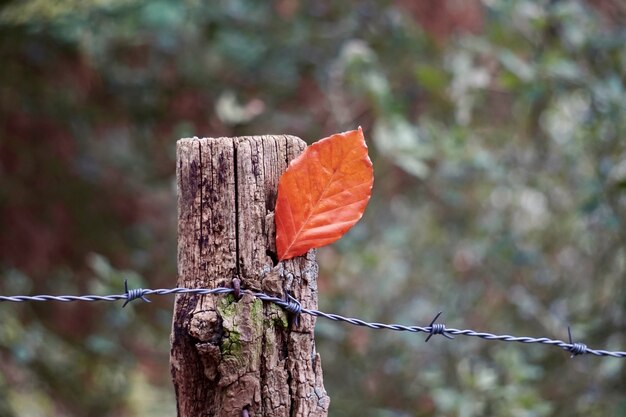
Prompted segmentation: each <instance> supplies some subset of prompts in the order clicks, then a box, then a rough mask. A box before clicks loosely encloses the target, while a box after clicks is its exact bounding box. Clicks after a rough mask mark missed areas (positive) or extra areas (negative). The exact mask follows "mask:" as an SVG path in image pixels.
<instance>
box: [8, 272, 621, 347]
mask: <svg viewBox="0 0 626 417" xmlns="http://www.w3.org/2000/svg"><path fill="white" fill-rule="evenodd" d="M124 290H125V291H124V294H112V295H46V294H43V295H13V296H3V295H0V303H2V302H12V303H23V302H44V301H59V302H64V303H67V302H94V301H120V300H124V304H123V305H122V307H126V305H127V304H128V303H130V302H131V301H133V300H136V299H141V300H143V301H144V302H148V303H149V302H150V300H148V299H147V298H146V297H147V296H149V295H159V296H160V295H171V294H195V295H208V294H234V295H235V297H236V298H237V299H238V298H240V297H241V295H242V294H249V295H252V296H254V297H256V298H258V299H259V300H261V301H264V302H269V303H274V304H276V305H277V306H279V307H281V308H283V309H284V310H285V311H287V312H288V313H290V314H292V315H293V317H294V323H295V324H296V325H297V324H298V317H299V316H300V314H308V315H311V316H315V317H322V318H325V319H328V320H332V321H336V322H343V323H348V324H351V325H353V326H361V327H367V328H369V329H373V330H393V331H398V332H410V333H426V334H428V336H427V337H426V340H425V341H426V342H428V341H429V340H430V338H431V337H433V336H435V335H442V336H444V337H446V338H448V339H454V336H468V337H478V338H481V339H484V340H488V341H501V342H515V343H525V344H531V343H538V344H543V345H549V346H556V347H559V348H561V349H563V350H565V351H567V352H569V353H570V354H571V357H572V358H573V357H575V356H578V355H585V354H588V355H594V356H600V357H613V358H624V357H626V352H622V351H610V350H604V349H591V348H589V347H587V345H585V344H584V343H579V342H574V341H573V340H572V333H571V330H570V328H569V327H568V328H567V333H568V339H569V340H568V342H565V341H563V340H558V339H550V338H547V337H529V336H511V335H508V334H493V333H488V332H478V331H475V330H470V329H454V328H448V327H446V326H445V325H444V324H443V323H436V321H437V319H438V318H439V317H440V316H441V312H439V313H438V314H437V315H436V316H435V317H434V318H433V319H432V321H431V322H430V324H429V325H428V326H406V325H402V324H387V323H376V322H368V321H365V320H362V319H358V318H354V317H346V316H342V315H340V314H333V313H325V312H323V311H319V310H314V309H308V308H303V307H302V305H301V304H300V302H299V301H298V300H296V299H295V298H294V297H292V296H291V295H290V294H289V293H287V297H286V298H284V299H283V298H278V297H273V296H271V295H268V294H265V293H263V292H254V291H251V290H244V289H240V288H239V286H238V285H235V287H234V288H227V287H217V288H211V289H209V288H182V287H178V288H160V289H147V288H135V289H130V290H129V289H128V284H127V283H126V282H125V283H124Z"/></svg>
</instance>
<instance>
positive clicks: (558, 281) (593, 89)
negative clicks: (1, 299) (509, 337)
mask: <svg viewBox="0 0 626 417" xmlns="http://www.w3.org/2000/svg"><path fill="white" fill-rule="evenodd" d="M625 22H626V4H625V3H624V2H623V1H621V0H602V1H600V0H598V1H591V0H589V1H582V0H580V1H567V0H561V1H540V0H520V1H506V0H484V1H478V0H467V1H462V0H445V1H428V0H419V1H408V0H396V1H367V0H365V1H345V2H331V1H323V0H317V1H303V0H275V1H267V2H255V1H246V0H233V1H212V2H201V1H197V0H195V1H194V0H184V1H174V0H156V1H149V2H148V1H138V0H82V1H81V0H63V1H61V0H58V1H46V0H23V1H9V2H3V3H2V5H1V6H0V293H1V294H7V295H10V294H38V293H53V294H61V293H67V294H79V293H86V292H88V293H99V294H107V293H120V292H122V290H123V280H124V279H125V278H127V279H128V280H129V282H130V283H131V285H132V286H134V287H139V286H143V287H150V288H159V287H171V286H174V285H175V282H176V279H175V276H176V203H175V201H176V195H175V183H174V172H175V171H174V170H175V142H176V140H177V139H178V138H181V137H185V136H195V135H197V136H235V135H254V134H272V133H274V134H278V133H287V134H294V135H297V136H300V137H302V138H303V139H305V140H306V141H307V142H309V143H311V142H312V141H314V140H317V139H319V138H322V137H325V136H328V135H329V134H332V133H334V132H339V131H345V130H349V129H354V128H356V127H357V126H359V125H360V126H362V127H363V129H364V132H365V135H366V139H367V141H368V144H369V147H370V154H371V158H372V160H373V163H374V170H375V185H374V194H373V197H372V201H371V203H370V205H369V207H368V209H367V211H366V213H365V216H364V218H363V220H362V221H361V222H360V223H359V224H358V225H357V226H356V227H355V228H354V229H352V230H351V231H350V233H348V234H347V235H346V236H345V237H344V238H343V239H342V240H340V241H339V242H337V243H336V244H334V245H332V246H330V247H326V248H322V249H320V250H319V252H318V259H319V263H320V267H321V273H320V278H319V286H320V308H321V309H322V310H324V311H329V312H336V313H340V314H344V315H348V316H353V317H360V318H363V319H366V320H370V321H381V322H399V323H406V324H413V323H415V324H422V325H426V324H427V323H429V322H430V320H431V319H432V317H433V316H434V314H435V313H436V312H437V311H440V310H442V311H443V312H444V314H443V317H442V318H443V321H444V322H445V323H446V324H447V325H448V326H449V327H455V328H473V329H476V330H485V331H491V332H496V333H509V334H515V335H529V336H546V337H551V338H557V339H565V338H566V337H567V325H571V326H572V329H573V332H574V335H575V338H576V339H577V340H580V341H582V342H585V343H587V344H588V345H589V346H590V347H593V348H607V349H614V350H624V349H625V348H626V338H625V330H626V297H625V293H624V283H625V281H626V275H625V274H626V142H625V138H624V132H626V48H625V47H624V45H626V26H625ZM172 306H173V298H166V297H162V298H156V297H154V298H153V303H152V304H150V305H147V304H140V303H137V304H133V305H131V306H130V307H128V308H126V309H125V310H121V308H119V307H120V305H118V304H115V305H114V304H110V303H106V304H87V303H71V304H54V303H44V304H34V303H29V304H22V305H15V304H0V416H7V417H10V416H92V417H94V416H95V417H98V416H171V415H174V414H175V404H174V397H173V389H172V387H171V384H170V376H169V364H168V356H169V339H168V335H169V330H170V324H171V313H172ZM316 337H317V341H318V350H319V352H320V354H321V357H322V364H323V367H324V380H325V385H326V387H327V390H328V392H329V395H330V396H331V410H330V416H333V417H339V416H365V417H370V416H371V417H374V416H376V417H383V416H384V417H387V416H389V417H391V416H393V417H404V416H463V417H468V416H487V415H494V416H496V415H497V416H511V417H526V416H565V415H585V416H623V415H626V398H625V397H624V391H625V389H626V383H625V381H626V379H625V377H626V373H625V369H624V360H623V359H611V358H606V359H599V358H595V357H586V356H585V357H577V358H575V359H569V355H568V353H567V352H563V351H560V350H559V349H555V348H551V347H547V346H538V345H527V346H524V345H509V344H505V343H497V342H487V341H482V340H474V339H469V338H461V337H459V338H457V339H456V340H454V341H450V340H446V339H444V338H443V337H435V338H433V339H432V340H431V341H430V342H429V343H428V344H424V341H423V339H424V337H423V335H410V334H409V335H405V334H398V333H394V332H380V331H378V332H375V331H372V330H368V329H363V328H354V327H350V326H347V325H342V324H336V323H332V322H327V321H324V320H319V321H318V325H317V329H316Z"/></svg>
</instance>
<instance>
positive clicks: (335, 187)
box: [274, 127, 374, 260]
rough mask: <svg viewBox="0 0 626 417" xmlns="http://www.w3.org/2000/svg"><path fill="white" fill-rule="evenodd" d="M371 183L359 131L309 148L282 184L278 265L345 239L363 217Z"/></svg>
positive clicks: (278, 204) (278, 210)
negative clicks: (343, 237) (279, 262)
mask: <svg viewBox="0 0 626 417" xmlns="http://www.w3.org/2000/svg"><path fill="white" fill-rule="evenodd" d="M373 182H374V175H373V170H372V162H371V161H370V159H369V157H368V156H367V145H366V144H365V138H364V137H363V131H362V130H361V128H360V127H359V129H358V130H352V131H349V132H345V133H339V134H336V135H332V136H330V137H327V138H324V139H321V140H319V141H318V142H316V143H314V144H312V145H311V146H309V147H308V148H307V149H306V150H305V151H304V152H303V153H302V154H301V155H300V156H299V157H297V158H296V159H294V160H293V161H292V162H291V164H289V167H288V168H287V170H286V171H285V173H284V174H283V175H282V176H281V178H280V181H279V183H278V197H277V200H276V211H275V217H274V218H275V222H276V249H277V252H278V259H279V260H284V259H289V258H293V257H295V256H299V255H302V254H304V253H306V252H307V251H308V250H309V249H312V248H317V247H320V246H324V245H328V244H330V243H332V242H334V241H336V240H337V239H339V238H340V237H341V236H343V235H344V234H345V233H346V232H347V231H348V230H349V229H350V228H351V227H352V226H354V224H355V223H356V222H357V221H358V220H359V219H360V218H361V216H363V212H364V211H365V207H366V206H367V203H368V201H369V199H370V195H371V193H372V184H373Z"/></svg>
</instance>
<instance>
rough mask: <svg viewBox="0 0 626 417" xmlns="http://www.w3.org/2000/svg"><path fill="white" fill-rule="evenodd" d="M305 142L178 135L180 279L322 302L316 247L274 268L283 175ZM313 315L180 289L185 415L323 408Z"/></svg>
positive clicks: (302, 412)
mask: <svg viewBox="0 0 626 417" xmlns="http://www.w3.org/2000/svg"><path fill="white" fill-rule="evenodd" d="M305 147H306V144H305V143H304V142H303V141H302V140H301V139H299V138H296V137H293V136H282V135H281V136H252V137H237V138H204V139H198V138H192V139H181V140H179V141H178V143H177V168H176V178H177V185H178V285H179V286H182V287H188V288H214V287H217V286H228V287H229V286H231V284H232V280H233V278H239V279H240V282H241V286H242V287H243V288H247V289H251V290H258V291H263V292H265V293H267V294H270V295H273V296H277V297H283V296H284V295H285V290H288V291H290V292H291V294H292V295H293V296H294V297H295V298H296V299H298V300H300V302H301V303H302V306H303V307H305V308H317V270H318V268H317V263H316V261H315V251H309V253H308V254H307V255H306V256H302V257H299V258H296V259H293V260H289V261H285V262H282V263H281V264H279V265H278V266H276V267H275V266H274V264H273V259H276V256H275V254H274V253H275V237H274V220H273V210H274V205H275V202H276V190H277V186H278V180H279V178H280V175H281V174H282V172H283V171H284V170H285V169H286V168H287V165H288V163H289V161H291V160H292V159H293V158H294V157H296V156H297V155H298V154H300V153H301V152H302V151H303V150H304V148H305ZM314 325H315V318H314V317H312V316H309V315H302V316H301V317H300V320H299V323H298V325H297V326H296V325H295V323H290V321H289V320H288V316H287V314H286V313H285V311H283V310H282V309H280V308H279V307H277V306H276V305H274V304H271V303H263V302H261V301H260V300H258V299H256V298H254V297H253V296H251V295H248V294H245V295H243V297H242V298H241V299H240V300H239V301H236V300H235V297H234V296H233V295H232V294H229V295H227V296H224V295H206V296H196V295H179V296H177V297H176V302H175V310H174V318H173V323H172V334H171V355H170V360H171V370H172V378H173V381H174V387H175V391H176V398H177V409H178V415H179V416H180V417H200V416H219V417H225V416H228V417H233V416H241V415H243V414H242V413H243V410H244V409H245V410H247V412H248V414H249V415H250V416H285V417H287V416H290V417H293V416H316V417H317V416H326V415H327V412H328V405H329V398H328V396H327V395H326V391H325V390H324V386H323V383H322V369H321V364H320V358H319V355H318V354H317V353H316V352H315V342H314V339H313V328H314Z"/></svg>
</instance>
